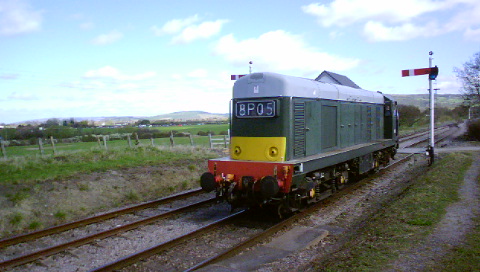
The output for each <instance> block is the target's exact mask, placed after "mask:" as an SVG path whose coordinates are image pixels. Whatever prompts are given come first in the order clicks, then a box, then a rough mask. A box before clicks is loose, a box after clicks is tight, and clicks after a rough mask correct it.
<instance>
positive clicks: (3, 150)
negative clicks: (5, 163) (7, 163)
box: [0, 140, 7, 159]
mask: <svg viewBox="0 0 480 272" xmlns="http://www.w3.org/2000/svg"><path fill="white" fill-rule="evenodd" d="M0 144H1V146H2V154H3V158H4V159H7V150H6V149H5V143H4V142H3V140H0Z"/></svg>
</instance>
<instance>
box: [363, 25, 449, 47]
mask: <svg viewBox="0 0 480 272" xmlns="http://www.w3.org/2000/svg"><path fill="white" fill-rule="evenodd" d="M441 31H442V30H440V29H439V28H438V26H437V25H436V24H435V23H431V24H429V25H426V26H417V25H414V24H411V23H405V24H402V25H399V26H392V27H388V26H385V25H383V24H382V23H379V22H372V21H370V22H367V23H366V24H365V27H364V29H363V32H364V35H365V36H366V37H367V40H369V41H371V42H382V41H405V40H410V39H413V38H417V37H429V36H435V35H437V34H438V33H440V32H441Z"/></svg>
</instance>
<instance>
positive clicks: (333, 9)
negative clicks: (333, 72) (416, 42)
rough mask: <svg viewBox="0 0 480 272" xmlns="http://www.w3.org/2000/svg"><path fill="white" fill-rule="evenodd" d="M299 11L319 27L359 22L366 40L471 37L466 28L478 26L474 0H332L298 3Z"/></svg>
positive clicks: (479, 5) (477, 3) (479, 11)
mask: <svg viewBox="0 0 480 272" xmlns="http://www.w3.org/2000/svg"><path fill="white" fill-rule="evenodd" d="M302 10H303V12H305V13H306V14H310V15H313V16H315V17H316V18H317V20H318V23H319V24H320V25H322V26H323V27H345V26H350V25H353V24H362V25H363V33H364V35H365V36H366V37H367V39H368V40H370V41H400V40H408V39H413V38H417V37H431V36H436V35H441V34H444V33H447V32H452V31H462V32H464V36H465V37H467V38H471V37H473V39H475V37H476V35H473V36H471V35H470V34H472V32H471V31H469V30H471V29H478V28H479V27H480V16H479V14H480V1H478V0H437V1H435V0H403V1H401V2H392V1H384V0H334V1H331V2H330V3H329V4H320V3H312V4H309V5H306V6H302ZM440 12H442V13H440ZM426 22H427V23H426ZM432 27H433V28H432ZM428 28H430V30H428Z"/></svg>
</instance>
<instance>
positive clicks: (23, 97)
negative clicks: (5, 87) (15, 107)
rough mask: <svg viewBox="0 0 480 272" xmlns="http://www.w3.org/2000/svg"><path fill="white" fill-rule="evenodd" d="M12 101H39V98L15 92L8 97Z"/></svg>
mask: <svg viewBox="0 0 480 272" xmlns="http://www.w3.org/2000/svg"><path fill="white" fill-rule="evenodd" d="M8 99H12V100H38V97H37V96H36V95H34V94H31V93H17V92H13V93H11V94H10V95H9V96H8Z"/></svg>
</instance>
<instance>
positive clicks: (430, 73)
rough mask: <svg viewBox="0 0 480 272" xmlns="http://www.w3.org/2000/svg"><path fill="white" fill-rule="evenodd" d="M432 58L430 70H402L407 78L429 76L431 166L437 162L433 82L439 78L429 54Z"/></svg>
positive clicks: (429, 65) (429, 156) (428, 148)
mask: <svg viewBox="0 0 480 272" xmlns="http://www.w3.org/2000/svg"><path fill="white" fill-rule="evenodd" d="M428 55H429V56H430V57H429V58H428V68H420V69H409V70H402V77H406V76H419V75H427V74H428V91H429V94H430V143H429V144H428V146H427V150H426V155H427V156H428V158H429V165H431V164H432V163H433V162H434V160H435V152H434V149H435V135H434V130H435V111H434V109H435V92H434V90H433V89H432V81H433V80H435V79H436V78H437V76H438V67H437V66H435V67H432V60H433V58H432V55H433V52H432V51H430V52H428Z"/></svg>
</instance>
